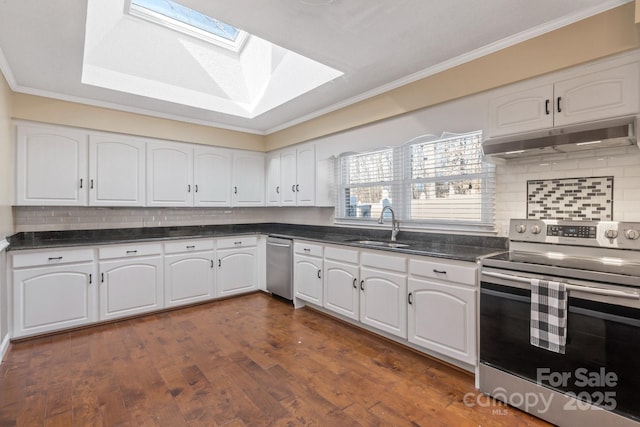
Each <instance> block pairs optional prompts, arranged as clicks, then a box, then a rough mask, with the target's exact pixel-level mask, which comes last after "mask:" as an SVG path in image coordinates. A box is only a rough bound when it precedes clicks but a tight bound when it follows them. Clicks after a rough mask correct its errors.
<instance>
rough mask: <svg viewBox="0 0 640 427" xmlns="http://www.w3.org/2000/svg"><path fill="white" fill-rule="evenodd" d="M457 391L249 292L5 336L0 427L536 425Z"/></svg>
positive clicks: (321, 321) (453, 373) (316, 318)
mask: <svg viewBox="0 0 640 427" xmlns="http://www.w3.org/2000/svg"><path fill="white" fill-rule="evenodd" d="M466 393H474V394H475V393H476V391H475V389H474V387H473V378H472V377H471V376H470V375H468V374H465V373H462V372H459V371H457V370H454V369H452V368H450V367H447V366H445V365H442V364H440V363H438V362H436V361H433V360H431V359H428V358H426V357H423V356H421V355H419V354H416V353H414V352H412V351H409V350H407V349H405V348H403V347H401V346H397V345H395V344H392V343H389V342H387V341H385V340H382V339H380V338H378V337H375V336H373V335H370V334H367V333H364V332H363V331H361V330H359V329H357V328H354V327H351V326H348V325H345V324H343V323H340V322H338V321H336V320H333V319H331V318H329V317H326V316H324V315H321V314H319V313H317V312H315V311H313V310H309V309H301V310H297V311H294V310H293V308H292V307H291V306H289V305H286V304H284V303H282V302H281V301H278V300H275V299H273V298H271V297H269V296H267V295H265V294H253V295H249V296H243V297H240V298H235V299H230V300H225V301H217V302H213V303H210V304H205V305H200V306H197V307H190V308H186V309H182V310H176V311H171V312H165V313H160V314H156V315H150V316H146V317H141V318H136V319H132V320H125V321H122V322H118V323H112V324H108V325H101V326H97V327H93V328H89V329H84V330H79V331H74V332H69V333H64V334H60V335H54V336H50V337H45V338H38V339H33V340H30V341H24V342H20V343H14V344H12V346H11V349H10V352H9V354H8V355H7V357H6V359H5V361H4V363H3V364H2V365H0V426H13V425H19V426H43V425H46V426H49V425H51V426H71V425H73V426H93V425H99V426H157V425H161V426H171V427H177V426H214V425H225V426H259V425H278V426H280V425H282V426H285V425H291V426H294V425H316V426H350V425H363V426H378V425H412V426H416V425H418V426H474V427H476V426H538V425H545V423H543V422H542V421H540V420H538V419H536V418H533V417H531V416H529V415H527V414H524V413H522V412H519V411H517V410H515V409H512V408H507V409H506V410H505V407H501V406H498V407H495V406H489V407H485V406H477V405H476V406H475V407H469V406H467V405H465V404H464V401H463V397H464V395H465V394H466ZM471 401H474V399H473V398H472V399H471Z"/></svg>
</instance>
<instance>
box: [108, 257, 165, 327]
mask: <svg viewBox="0 0 640 427" xmlns="http://www.w3.org/2000/svg"><path fill="white" fill-rule="evenodd" d="M162 284H163V281H162V258H161V257H159V256H157V257H144V258H130V259H124V260H114V261H101V262H100V320H109V319H115V318H118V317H124V316H131V315H134V314H140V313H146V312H149V311H154V310H158V309H161V308H163V306H164V298H163V293H164V292H163V286H162Z"/></svg>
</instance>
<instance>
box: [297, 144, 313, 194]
mask: <svg viewBox="0 0 640 427" xmlns="http://www.w3.org/2000/svg"><path fill="white" fill-rule="evenodd" d="M296 176H297V178H296V193H297V203H298V206H313V205H315V202H316V147H315V145H310V146H307V147H302V148H298V152H297V167H296Z"/></svg>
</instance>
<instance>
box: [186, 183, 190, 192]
mask: <svg viewBox="0 0 640 427" xmlns="http://www.w3.org/2000/svg"><path fill="white" fill-rule="evenodd" d="M187 193H191V184H187Z"/></svg>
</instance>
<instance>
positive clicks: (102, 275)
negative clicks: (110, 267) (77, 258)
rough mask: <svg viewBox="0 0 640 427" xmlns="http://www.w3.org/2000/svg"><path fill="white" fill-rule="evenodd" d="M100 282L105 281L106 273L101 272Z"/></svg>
mask: <svg viewBox="0 0 640 427" xmlns="http://www.w3.org/2000/svg"><path fill="white" fill-rule="evenodd" d="M100 282H102V283H104V273H100Z"/></svg>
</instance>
